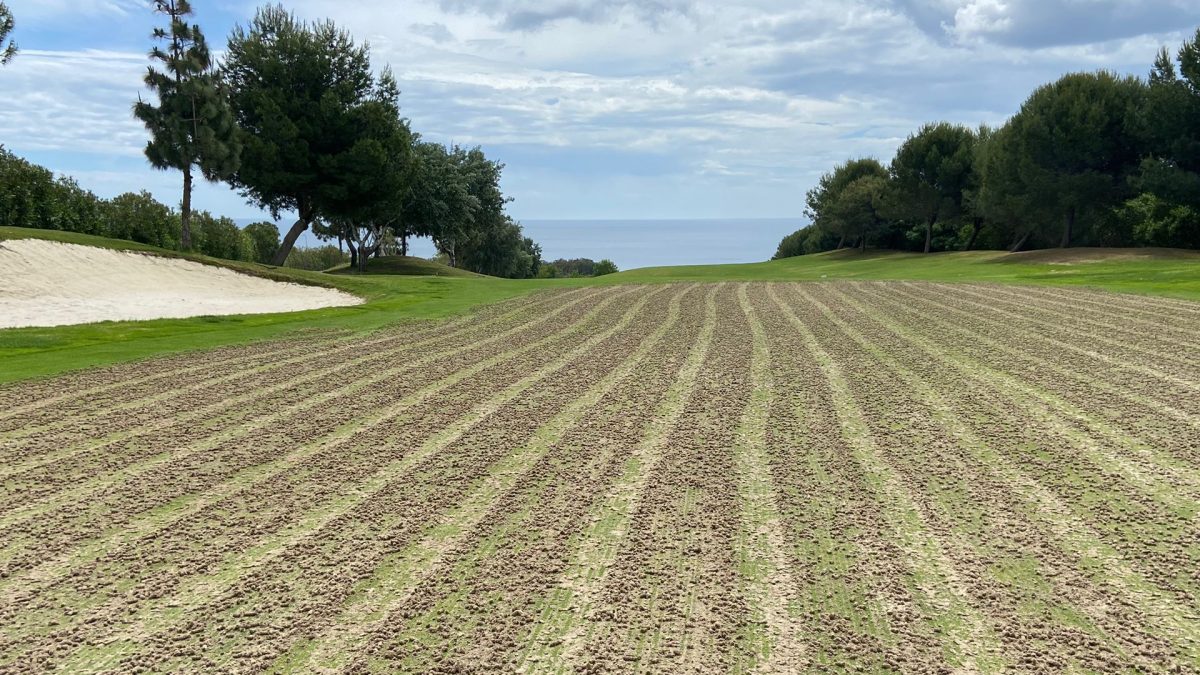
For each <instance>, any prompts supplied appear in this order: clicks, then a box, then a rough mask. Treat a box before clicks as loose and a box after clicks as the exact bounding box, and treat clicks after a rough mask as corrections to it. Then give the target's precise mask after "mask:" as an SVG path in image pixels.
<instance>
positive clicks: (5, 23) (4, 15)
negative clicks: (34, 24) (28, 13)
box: [0, 2, 17, 66]
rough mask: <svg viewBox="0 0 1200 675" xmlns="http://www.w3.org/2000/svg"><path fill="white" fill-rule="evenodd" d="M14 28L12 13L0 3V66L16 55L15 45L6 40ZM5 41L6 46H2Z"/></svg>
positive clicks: (6, 6)
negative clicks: (6, 42)
mask: <svg viewBox="0 0 1200 675" xmlns="http://www.w3.org/2000/svg"><path fill="white" fill-rule="evenodd" d="M14 26H15V23H14V22H13V15H12V11H10V10H9V9H8V5H6V4H4V3H3V2H0V66H2V65H4V64H6V63H8V62H9V61H11V60H12V57H14V56H16V55H17V43H15V42H13V41H12V40H8V36H9V35H12V31H13V27H14ZM5 40H8V45H5V44H4V41H5Z"/></svg>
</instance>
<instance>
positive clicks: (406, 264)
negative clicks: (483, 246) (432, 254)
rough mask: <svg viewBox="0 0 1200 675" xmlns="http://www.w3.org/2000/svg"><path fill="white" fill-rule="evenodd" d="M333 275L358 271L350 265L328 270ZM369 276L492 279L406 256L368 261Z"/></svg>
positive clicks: (385, 257)
mask: <svg viewBox="0 0 1200 675" xmlns="http://www.w3.org/2000/svg"><path fill="white" fill-rule="evenodd" d="M326 271H327V272H329V273H331V274H355V273H357V271H358V270H356V269H352V268H351V267H350V265H348V264H347V265H339V266H337V267H334V268H333V269H330V270H326ZM367 274H391V275H398V276H429V277H473V278H476V279H491V278H494V277H488V276H487V275H484V274H476V273H474V272H470V271H468V270H460V269H458V268H456V267H451V266H449V265H443V264H442V263H440V262H434V261H432V260H426V259H425V258H416V257H413V256H406V255H386V256H382V257H379V258H371V259H370V260H368V261H367Z"/></svg>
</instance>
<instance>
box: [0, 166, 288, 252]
mask: <svg viewBox="0 0 1200 675" xmlns="http://www.w3.org/2000/svg"><path fill="white" fill-rule="evenodd" d="M0 227H31V228H36V229H42V230H62V231H65V232H79V233H82V234H94V235H97V236H101V237H111V238H113V239H126V240H128V241H136V242H140V243H143V244H150V245H152V246H158V247H161V248H172V249H178V248H180V239H181V236H182V226H181V219H180V214H179V212H178V211H176V210H175V209H172V208H171V207H169V206H167V205H166V204H163V203H161V202H159V201H157V200H155V199H154V197H153V196H151V195H150V193H149V192H144V191H143V192H126V193H124V194H121V195H118V196H116V197H113V198H112V199H102V198H100V197H97V196H96V195H95V194H93V193H92V192H91V191H89V190H85V189H83V188H82V187H80V186H79V183H77V182H76V181H75V180H74V179H73V178H68V177H65V176H61V177H55V175H54V174H53V173H52V172H51V171H50V170H49V169H46V168H44V167H41V166H38V165H36V164H33V163H31V162H29V161H27V160H25V159H22V158H20V157H17V156H16V155H14V154H12V153H11V152H9V151H7V150H5V149H4V148H3V147H0ZM190 250H192V251H195V252H197V253H202V254H204V255H208V256H212V257H214V258H225V259H228V260H245V261H248V262H262V263H266V262H270V261H271V260H272V259H273V258H274V256H275V254H276V252H277V251H278V250H279V230H278V228H276V227H275V224H274V223H268V222H260V223H253V224H251V225H247V226H246V227H245V228H239V227H238V225H237V223H235V222H233V220H231V219H229V218H223V217H217V216H213V215H212V214H210V213H208V212H207V211H199V212H196V213H193V214H192V246H191V247H190Z"/></svg>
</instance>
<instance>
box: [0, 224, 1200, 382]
mask: <svg viewBox="0 0 1200 675" xmlns="http://www.w3.org/2000/svg"><path fill="white" fill-rule="evenodd" d="M17 238H39V239H49V240H53V241H63V242H67V243H75V244H84V245H89V246H100V247H105V248H114V249H123V250H135V251H144V252H147V253H153V254H155V255H166V256H174V257H183V258H186V259H189V260H195V261H197V262H202V263H205V264H210V265H219V266H222V267H226V268H229V269H234V270H237V271H241V272H246V273H249V274H255V275H258V276H263V277H267V278H270V279H276V280H279V281H291V282H295V283H306V284H314V285H321V286H328V287H333V288H337V289H340V290H343V291H346V292H349V293H353V294H355V295H358V296H360V297H363V298H366V300H367V302H366V303H364V304H362V305H358V306H355V307H345V308H331V309H320V310H313V311H309V312H294V313H287V314H258V315H242V316H224V317H198V318H192V319H164V320H158V321H142V322H105V323H98V324H88V325H82V326H62V327H56V328H20V329H10V330H3V331H0V382H7V381H14V380H20V379H25V378H29V377H40V376H46V375H53V374H56V373H61V372H64V371H68V370H73V369H77V368H84V367H89V366H95V365H103V364H110V363H117V362H123V361H130V360H135V359H141V358H146V357H149V356H155V355H159V354H167V353H173V352H181V351H188V350H194V349H205V348H211V347H217V346H222V345H231V344H243V343H248V342H254V341H257V340H263V339H269V338H276V337H280V336H282V335H285V334H288V333H295V332H297V331H300V330H303V329H312V330H344V331H351V332H364V331H371V330H375V329H378V328H379V327H381V326H385V325H388V324H393V323H397V322H401V321H406V320H419V319H437V318H442V317H446V316H451V315H455V314H461V313H464V312H468V311H472V310H473V309H474V308H477V307H479V306H481V305H485V304H489V303H493V302H497V301H501V300H505V299H509V298H513V297H517V296H521V295H525V294H527V293H531V292H534V291H537V290H542V289H550V288H570V287H578V286H592V285H611V284H631V283H663V282H678V281H693V282H695V281H701V282H703V281H818V280H832V279H860V280H920V281H939V282H962V283H966V282H994V283H1005V284H1033V285H1040V286H1082V287H1090V288H1096V289H1101V290H1106V291H1113V292H1119V293H1136V294H1142V295H1156V296H1165V297H1175V298H1183V299H1188V300H1198V301H1200V253H1196V252H1192V251H1179V250H1174V249H1069V250H1067V251H1059V250H1055V251H1033V252H1028V253H1018V254H1009V253H1004V252H997V251H972V252H953V253H936V254H932V255H922V254H917V253H899V252H894V251H876V250H870V251H867V252H866V253H860V252H858V251H851V250H843V251H835V252H830V253H822V254H817V255H809V256H801V257H796V258H788V259H785V260H776V261H770V262H762V263H747V264H738V265H684V266H677V267H648V268H643V269H636V270H629V271H626V272H621V273H618V274H611V275H607V276H603V277H593V278H577V279H523V280H510V279H497V278H494V277H486V276H480V275H476V274H472V273H469V272H464V271H461V270H452V268H448V267H445V266H441V265H438V264H437V263H432V262H429V261H423V260H420V259H417V258H401V257H395V258H384V259H382V260H372V261H371V265H372V268H371V269H370V272H371V273H369V274H366V275H358V274H328V273H323V272H309V271H304V270H296V269H291V268H279V267H272V266H270V265H260V264H255V263H243V262H233V261H228V260H219V259H215V258H208V257H206V256H200V255H194V254H181V253H178V252H175V251H167V250H163V249H158V248H155V247H153V246H147V245H145V244H138V243H136V242H130V241H122V240H116V239H105V238H103V237H94V236H90V235H84V234H76V233H72V232H57V231H49V230H31V229H23V228H0V240H4V239H17Z"/></svg>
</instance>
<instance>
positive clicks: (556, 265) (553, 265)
mask: <svg viewBox="0 0 1200 675" xmlns="http://www.w3.org/2000/svg"><path fill="white" fill-rule="evenodd" d="M616 272H617V265H616V263H614V262H613V261H611V260H608V259H604V260H601V261H600V262H596V261H595V260H592V259H591V258H571V259H569V260H568V259H565V258H559V259H558V260H552V261H550V262H545V263H542V265H541V268H540V269H539V270H538V277H540V278H542V279H562V278H573V277H602V276H604V275H606V274H615V273H616Z"/></svg>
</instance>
